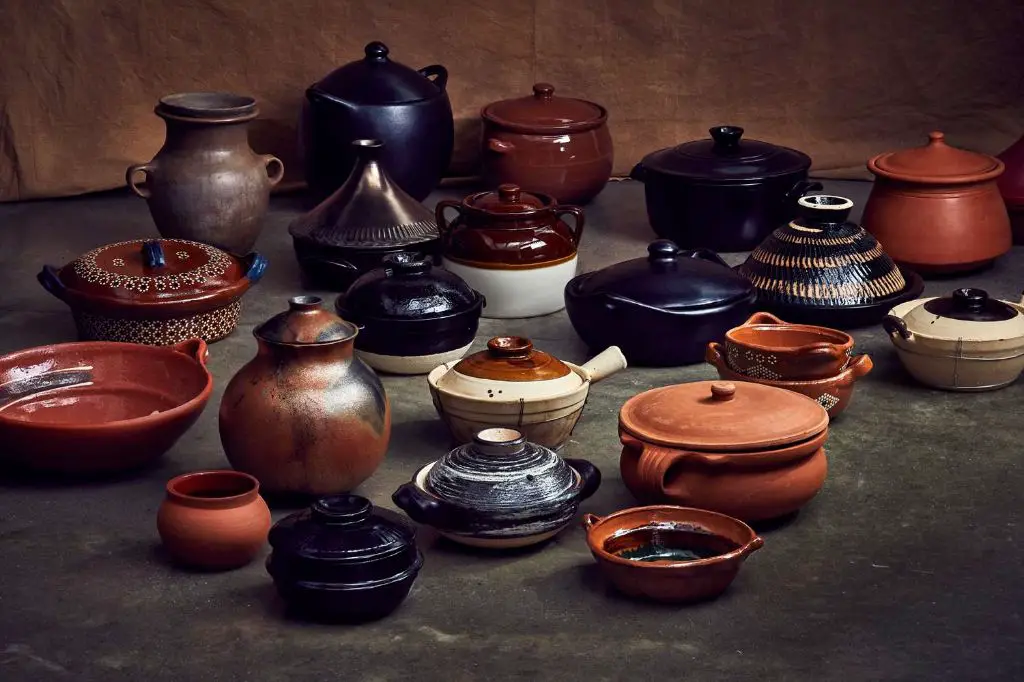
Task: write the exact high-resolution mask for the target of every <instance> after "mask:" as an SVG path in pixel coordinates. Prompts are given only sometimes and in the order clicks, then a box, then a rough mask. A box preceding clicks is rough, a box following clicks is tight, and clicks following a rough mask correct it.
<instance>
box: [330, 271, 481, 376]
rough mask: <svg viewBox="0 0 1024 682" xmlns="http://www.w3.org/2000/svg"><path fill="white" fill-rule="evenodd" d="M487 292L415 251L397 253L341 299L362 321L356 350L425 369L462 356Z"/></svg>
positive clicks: (405, 369)
mask: <svg viewBox="0 0 1024 682" xmlns="http://www.w3.org/2000/svg"><path fill="white" fill-rule="evenodd" d="M485 304H486V302H485V301H484V297H483V296H482V295H481V294H480V293H479V292H477V291H475V290H474V289H473V288H472V287H470V286H469V285H468V284H467V283H466V282H465V280H463V279H462V278H461V277H459V276H458V275H456V274H454V273H452V272H448V271H447V270H444V269H442V268H438V267H435V266H434V264H433V262H432V259H431V258H430V257H428V256H426V255H424V254H420V253H413V252H399V253H394V254H391V255H389V256H386V257H385V258H384V261H383V264H382V266H381V267H379V268H376V269H374V270H371V271H370V272H368V273H366V274H364V275H362V276H361V277H359V278H358V279H357V280H356V281H355V282H353V283H352V285H351V286H350V287H349V289H348V291H346V292H345V293H344V294H343V295H341V296H339V297H338V299H337V300H336V301H335V304H334V305H335V309H336V310H337V311H338V315H340V316H341V317H343V318H344V319H346V320H351V321H352V322H354V323H355V324H357V325H359V326H360V329H361V333H360V335H359V336H358V337H357V338H356V344H355V346H356V352H357V353H359V355H360V357H362V358H363V360H364V361H365V362H366V363H367V364H369V365H370V366H371V367H374V368H375V369H379V370H381V371H384V372H390V373H395V374H425V373H427V372H429V371H430V370H432V369H434V368H435V367H437V366H438V365H440V364H443V363H445V362H451V361H452V360H458V359H459V358H461V357H462V356H463V355H465V353H466V351H468V350H469V347H470V345H472V343H473V339H474V338H475V337H476V332H477V328H478V326H479V322H480V314H481V312H482V310H483V308H484V306H485Z"/></svg>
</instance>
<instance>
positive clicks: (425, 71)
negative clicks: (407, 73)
mask: <svg viewBox="0 0 1024 682" xmlns="http://www.w3.org/2000/svg"><path fill="white" fill-rule="evenodd" d="M419 74H420V75H421V76H423V77H424V78H433V82H434V85H436V86H437V89H438V90H440V91H441V92H444V89H445V88H446V87H447V86H448V69H446V68H444V67H443V66H441V65H440V64H431V65H430V66H424V67H423V68H422V69H420V70H419Z"/></svg>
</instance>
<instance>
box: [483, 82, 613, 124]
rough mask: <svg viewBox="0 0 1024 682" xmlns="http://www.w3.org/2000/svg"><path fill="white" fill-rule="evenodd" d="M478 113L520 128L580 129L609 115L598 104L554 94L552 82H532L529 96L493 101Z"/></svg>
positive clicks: (498, 122)
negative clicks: (531, 91) (531, 93)
mask: <svg viewBox="0 0 1024 682" xmlns="http://www.w3.org/2000/svg"><path fill="white" fill-rule="evenodd" d="M480 115H481V116H483V118H485V119H487V120H488V121H491V122H492V123H495V124H496V125H499V126H501V127H502V128H507V129H509V130H513V131H519V132H564V133H569V132H581V131H584V130H589V129H591V128H596V127H597V126H599V125H601V124H602V123H604V122H605V121H606V120H607V119H608V111H607V110H606V109H605V108H604V107H602V106H601V105H599V104H595V103H593V102H588V101H586V100H582V99H574V98H572V97H557V96H555V86H553V85H551V84H550V83H537V84H535V85H534V86H533V95H531V96H527V97H519V98H516V99H504V100H501V101H498V102H492V103H491V104H488V105H487V106H485V107H484V108H483V110H482V111H481V113H480Z"/></svg>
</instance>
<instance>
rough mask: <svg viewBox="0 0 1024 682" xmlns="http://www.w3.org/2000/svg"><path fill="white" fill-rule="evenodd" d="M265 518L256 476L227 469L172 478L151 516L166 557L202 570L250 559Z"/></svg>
mask: <svg viewBox="0 0 1024 682" xmlns="http://www.w3.org/2000/svg"><path fill="white" fill-rule="evenodd" d="M270 522H271V519H270V509H268V508H267V503H266V502H264V501H263V498H262V497H260V484H259V481H257V480H256V479H255V478H253V477H252V476H250V475H249V474H244V473H242V472H240V471H231V470H224V471H196V472H193V473H190V474H183V475H181V476H176V477H175V478H172V479H171V480H170V481H168V482H167V496H166V497H165V498H164V501H163V502H162V503H161V504H160V509H159V510H158V511H157V516H156V527H157V531H158V532H159V533H160V539H161V541H162V542H163V545H164V549H166V550H167V553H168V554H170V555H171V558H173V559H174V560H175V561H176V562H178V563H180V564H182V565H185V566H189V567H192V568H202V569H207V570H229V569H232V568H240V567H242V566H245V565H246V564H248V563H249V562H251V561H252V560H253V559H254V558H256V555H257V554H259V551H260V549H262V547H263V545H264V544H266V542H267V533H268V532H269V531H270Z"/></svg>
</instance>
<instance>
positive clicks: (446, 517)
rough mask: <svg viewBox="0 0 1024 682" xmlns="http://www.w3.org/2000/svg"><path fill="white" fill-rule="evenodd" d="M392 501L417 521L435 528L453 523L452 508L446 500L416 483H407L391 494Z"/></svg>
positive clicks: (445, 526)
mask: <svg viewBox="0 0 1024 682" xmlns="http://www.w3.org/2000/svg"><path fill="white" fill-rule="evenodd" d="M391 501H392V502H394V503H395V505H396V506H397V507H398V508H399V509H401V510H402V511H404V512H405V513H406V514H408V515H409V518H410V519H412V520H413V521H415V522H416V523H421V524H423V525H424V526H432V527H434V528H448V527H450V526H452V525H453V524H452V523H451V522H450V521H451V510H450V508H449V507H448V505H446V504H445V503H444V502H442V501H441V500H439V499H437V498H436V497H433V496H431V495H427V494H426V493H424V492H423V491H422V490H420V489H419V488H418V487H417V486H416V484H415V483H405V484H404V485H402V486H401V487H399V488H398V490H396V491H395V492H394V494H392V495H391Z"/></svg>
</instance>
